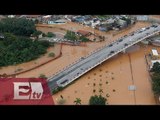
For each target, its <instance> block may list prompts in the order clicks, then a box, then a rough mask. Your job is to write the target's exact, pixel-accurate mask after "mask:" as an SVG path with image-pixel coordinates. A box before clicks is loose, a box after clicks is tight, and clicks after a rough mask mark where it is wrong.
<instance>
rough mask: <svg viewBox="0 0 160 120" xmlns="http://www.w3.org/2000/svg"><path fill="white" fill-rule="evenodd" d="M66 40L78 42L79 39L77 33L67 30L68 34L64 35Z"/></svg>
mask: <svg viewBox="0 0 160 120" xmlns="http://www.w3.org/2000/svg"><path fill="white" fill-rule="evenodd" d="M64 38H65V39H68V40H72V41H76V40H78V37H77V36H76V34H75V32H72V31H69V30H67V32H66V34H65V35H64Z"/></svg>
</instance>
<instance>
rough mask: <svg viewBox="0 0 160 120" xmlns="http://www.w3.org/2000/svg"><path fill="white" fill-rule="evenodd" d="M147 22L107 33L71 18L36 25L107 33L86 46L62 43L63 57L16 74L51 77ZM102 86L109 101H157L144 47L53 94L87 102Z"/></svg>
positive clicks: (50, 30)
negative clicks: (77, 22) (62, 21)
mask: <svg viewBox="0 0 160 120" xmlns="http://www.w3.org/2000/svg"><path fill="white" fill-rule="evenodd" d="M148 25H149V23H146V22H138V23H136V24H135V25H133V26H132V27H130V28H128V29H127V30H122V31H121V32H117V31H110V32H107V33H106V32H101V31H98V30H93V29H92V28H90V27H83V26H82V25H79V24H76V23H72V22H70V23H67V24H63V25H56V28H54V27H53V28H48V27H38V28H37V29H38V30H41V31H43V32H62V33H65V32H66V31H64V30H61V29H59V28H64V29H70V30H73V31H77V30H78V29H83V30H88V31H94V32H95V33H98V34H100V35H103V36H105V38H106V40H105V41H103V42H89V43H85V44H86V46H69V45H63V46H62V56H61V57H60V58H58V59H56V60H54V61H52V62H49V63H48V64H45V65H43V66H41V67H39V68H37V69H35V70H32V71H29V72H26V73H23V74H20V75H17V77H19V78H23V77H24V78H26V77H38V76H39V75H40V74H42V73H43V74H45V75H46V76H48V77H50V76H52V75H54V74H55V73H57V72H59V71H60V70H63V69H64V68H65V67H66V66H68V65H70V64H72V63H73V62H75V61H77V60H78V59H80V58H81V57H83V56H86V55H89V54H90V53H91V52H93V51H95V50H96V49H98V48H100V47H102V46H104V45H105V44H109V43H110V42H112V41H114V40H116V39H117V38H119V37H122V36H124V35H126V34H128V33H130V32H132V31H134V30H136V29H139V28H142V27H145V26H148ZM131 51H132V50H131ZM139 63H140V64H139ZM27 66H29V65H27ZM27 66H26V67H27ZM135 66H136V67H135ZM17 67H18V65H17ZM131 68H132V69H131ZM4 70H5V69H3V71H2V72H4ZM141 76H142V77H141ZM94 83H95V84H94ZM93 84H94V85H93ZM133 84H134V85H136V87H137V89H136V91H135V92H134V91H129V90H128V86H129V85H133ZM100 89H101V90H100ZM93 90H94V91H95V93H94V92H93ZM99 90H100V91H103V92H102V93H101V94H102V96H104V97H106V96H109V97H107V99H108V103H109V104H155V101H154V97H153V94H152V91H151V86H150V82H149V80H148V72H147V71H146V63H145V60H144V51H143V48H139V50H137V51H134V52H133V51H132V52H131V53H129V55H128V54H119V55H117V56H115V57H113V58H112V59H110V60H108V61H106V62H104V63H103V64H102V65H100V66H98V67H97V68H95V69H94V70H92V71H90V72H88V73H87V74H86V75H84V76H82V77H81V78H79V80H78V81H77V82H75V83H74V84H72V85H71V86H69V87H68V88H66V89H65V90H64V91H61V92H59V93H58V94H56V95H54V96H53V99H54V100H55V101H56V100H58V99H60V95H63V96H64V99H66V103H65V104H74V103H73V101H74V100H75V99H76V98H77V97H78V98H81V100H82V104H88V101H89V97H90V96H91V95H95V94H100V92H99Z"/></svg>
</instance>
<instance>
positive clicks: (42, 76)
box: [39, 74, 47, 79]
mask: <svg viewBox="0 0 160 120" xmlns="http://www.w3.org/2000/svg"><path fill="white" fill-rule="evenodd" d="M39 78H44V79H47V77H46V75H44V74H40V75H39Z"/></svg>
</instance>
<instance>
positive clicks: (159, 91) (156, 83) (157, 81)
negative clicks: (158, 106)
mask: <svg viewBox="0 0 160 120" xmlns="http://www.w3.org/2000/svg"><path fill="white" fill-rule="evenodd" d="M152 89H153V92H154V94H155V95H160V74H159V73H154V74H153V75H152Z"/></svg>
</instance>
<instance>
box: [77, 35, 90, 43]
mask: <svg viewBox="0 0 160 120" xmlns="http://www.w3.org/2000/svg"><path fill="white" fill-rule="evenodd" d="M79 39H80V40H81V41H82V42H88V41H89V39H88V38H86V37H84V36H80V38H79Z"/></svg>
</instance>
